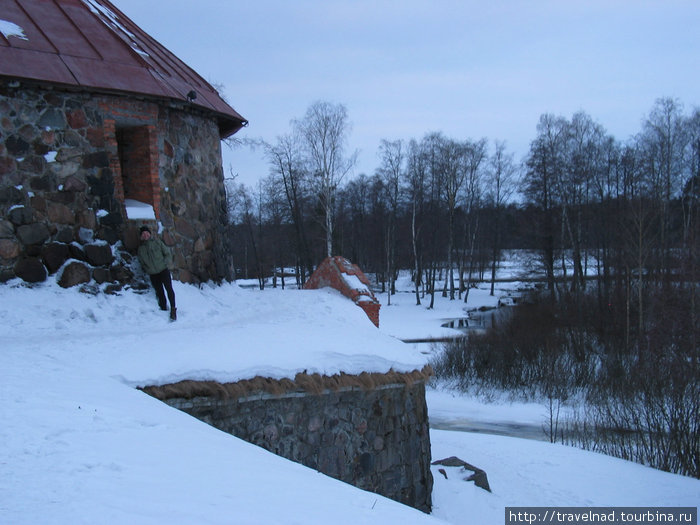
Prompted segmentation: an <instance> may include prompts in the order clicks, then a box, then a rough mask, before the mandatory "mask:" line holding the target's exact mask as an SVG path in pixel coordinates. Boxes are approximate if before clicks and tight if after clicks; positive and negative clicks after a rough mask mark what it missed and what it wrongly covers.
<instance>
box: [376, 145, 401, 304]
mask: <svg viewBox="0 0 700 525" xmlns="http://www.w3.org/2000/svg"><path fill="white" fill-rule="evenodd" d="M379 157H380V159H381V164H380V166H379V169H378V170H377V171H378V173H379V175H380V176H381V177H382V180H383V181H384V189H385V194H386V201H387V208H388V212H389V217H388V221H387V225H386V278H387V281H388V287H387V304H391V294H393V293H396V286H395V283H394V272H395V256H396V220H397V215H398V209H399V188H400V181H401V177H402V175H403V170H404V160H405V153H404V145H403V141H401V140H395V141H393V142H390V141H388V140H382V142H381V144H380V145H379Z"/></svg>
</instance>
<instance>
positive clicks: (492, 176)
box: [486, 141, 518, 295]
mask: <svg viewBox="0 0 700 525" xmlns="http://www.w3.org/2000/svg"><path fill="white" fill-rule="evenodd" d="M494 146H495V150H494V152H493V155H491V157H490V159H489V166H488V169H487V170H486V188H487V190H486V192H487V193H486V197H487V201H488V202H489V203H490V204H491V205H492V206H493V208H494V224H493V237H492V242H493V245H492V249H491V295H493V294H494V287H495V283H496V265H497V264H498V258H499V256H500V252H501V236H502V234H503V232H502V229H503V208H504V206H505V204H506V203H507V202H508V200H509V199H510V198H511V196H512V195H513V192H514V191H515V183H516V180H515V179H516V176H517V171H518V168H517V166H516V165H515V163H514V161H513V154H512V153H510V154H509V153H506V143H505V142H502V141H496V142H494Z"/></svg>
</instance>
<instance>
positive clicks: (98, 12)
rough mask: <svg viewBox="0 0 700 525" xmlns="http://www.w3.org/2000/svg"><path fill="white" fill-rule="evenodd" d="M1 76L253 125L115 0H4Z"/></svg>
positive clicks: (224, 128)
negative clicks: (148, 99)
mask: <svg viewBox="0 0 700 525" xmlns="http://www.w3.org/2000/svg"><path fill="white" fill-rule="evenodd" d="M0 76H5V77H15V78H25V79H31V80H37V81H44V82H51V83H55V84H64V85H69V86H79V87H81V88H86V89H96V90H107V91H118V92H128V93H137V94H142V95H150V96H155V97H162V98H167V99H175V100H179V101H188V100H189V99H188V93H190V92H192V91H194V92H195V93H196V98H195V99H194V100H193V101H191V102H190V103H192V104H194V105H196V106H199V107H202V108H205V109H207V110H209V111H212V112H214V113H215V115H216V117H217V119H218V123H219V130H220V133H221V136H222V137H228V136H230V135H232V134H234V133H235V132H236V131H238V130H239V129H240V128H241V127H243V126H245V125H246V124H247V121H246V120H245V119H244V118H243V117H242V116H241V115H239V114H238V113H237V112H236V110H234V109H233V108H232V107H231V106H229V105H228V104H227V103H226V102H225V101H224V100H223V99H222V98H221V97H220V96H219V94H218V93H217V92H216V90H215V89H214V88H213V87H212V86H211V85H210V84H209V83H208V82H207V81H205V80H204V79H203V78H202V77H200V76H199V75H198V74H197V73H196V72H195V71H193V70H192V69H191V68H190V67H189V66H187V65H186V64H185V63H183V62H182V61H181V60H180V59H178V58H177V57H176V56H175V55H173V54H172V53H171V52H170V51H168V50H167V49H165V48H164V47H163V46H162V45H160V44H159V43H158V42H157V41H156V40H154V39H153V38H151V37H150V36H149V35H148V34H146V33H145V32H144V31H142V30H141V29H140V28H139V27H138V26H137V25H136V24H134V23H133V22H132V21H131V20H129V19H128V18H127V17H126V16H125V15H124V14H123V13H122V12H121V11H119V10H118V9H117V8H116V7H114V5H112V4H111V3H110V2H109V1H108V0H0Z"/></svg>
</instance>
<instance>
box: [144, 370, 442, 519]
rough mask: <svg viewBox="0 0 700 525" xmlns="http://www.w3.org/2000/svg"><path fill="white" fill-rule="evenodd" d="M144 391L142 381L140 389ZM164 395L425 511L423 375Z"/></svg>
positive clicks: (226, 427) (428, 485)
mask: <svg viewBox="0 0 700 525" xmlns="http://www.w3.org/2000/svg"><path fill="white" fill-rule="evenodd" d="M145 390H146V391H148V389H145ZM165 402H166V403H168V404H169V405H171V406H173V407H175V408H178V409H180V410H183V411H185V412H187V413H188V414H191V415H193V416H194V417H196V418H198V419H200V420H202V421H205V422H206V423H208V424H210V425H212V426H214V427H216V428H218V429H220V430H223V431H224V432H228V433H230V434H233V435H234V436H237V437H239V438H241V439H244V440H246V441H249V442H251V443H254V444H256V445H259V446H261V447H263V448H265V449H267V450H269V451H270V452H274V453H275V454H278V455H280V456H283V457H285V458H288V459H291V460H292V461H296V462H298V463H302V464H304V465H306V466H308V467H310V468H314V469H317V470H318V471H320V472H323V473H324V474H327V475H329V476H332V477H334V478H337V479H340V480H342V481H345V482H347V483H351V484H353V485H355V486H357V487H359V488H362V489H365V490H369V491H372V492H376V493H378V494H381V495H383V496H386V497H389V498H392V499H394V500H397V501H400V502H402V503H405V504H407V505H411V506H413V507H415V508H418V509H420V510H423V511H425V512H429V511H430V509H431V492H432V484H433V478H432V474H431V473H430V435H429V429H428V415H427V407H426V402H425V383H424V382H423V381H417V382H414V383H412V384H410V385H406V384H391V385H382V386H377V387H375V388H373V389H370V390H366V389H362V388H358V387H345V388H340V389H338V390H337V391H332V390H325V391H323V392H321V393H319V394H310V393H306V392H294V393H291V392H290V393H285V394H282V395H272V394H262V393H259V394H257V395H247V396H245V397H240V398H228V399H218V398H217V397H214V396H210V397H201V396H200V397H194V398H192V399H185V398H172V399H166V400H165Z"/></svg>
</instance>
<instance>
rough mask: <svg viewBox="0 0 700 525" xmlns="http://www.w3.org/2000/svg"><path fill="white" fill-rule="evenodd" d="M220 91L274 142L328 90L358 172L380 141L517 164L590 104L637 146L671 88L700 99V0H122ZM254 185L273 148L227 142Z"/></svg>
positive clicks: (371, 161) (254, 131)
mask: <svg viewBox="0 0 700 525" xmlns="http://www.w3.org/2000/svg"><path fill="white" fill-rule="evenodd" d="M113 2H114V3H115V5H116V6H117V7H118V8H119V9H121V10H122V11H123V12H124V13H125V14H126V15H127V16H128V17H130V18H131V19H132V20H133V21H134V22H135V23H137V24H138V25H139V26H140V27H141V28H142V29H144V30H145V31H146V32H148V33H149V34H150V35H151V36H153V37H154V38H156V39H157V40H158V41H159V42H161V44H163V45H164V46H165V47H167V48H168V49H169V50H170V51H172V52H173V53H175V55H177V56H178V57H179V58H181V59H182V60H183V61H184V62H186V63H187V64H188V65H189V66H191V67H192V68H194V69H195V70H196V71H197V72H198V73H200V74H201V75H202V76H203V77H204V78H205V79H207V80H208V81H210V82H211V83H213V84H215V85H217V86H223V94H224V96H225V98H226V99H227V100H228V102H229V103H230V104H231V105H232V106H233V107H234V108H235V109H236V110H237V111H238V112H239V113H240V114H241V115H243V116H244V117H245V118H246V119H247V120H249V121H250V125H249V127H248V128H246V129H244V130H242V131H240V132H239V133H238V134H237V136H238V137H240V138H258V137H259V138H263V139H265V140H267V141H271V142H273V141H274V140H275V138H276V137H277V136H278V135H281V134H284V133H287V132H288V131H289V130H290V124H289V122H290V120H292V119H295V118H301V117H302V116H303V115H304V113H305V112H306V109H307V108H308V107H309V105H311V104H312V103H313V102H315V101H317V100H325V101H329V102H333V103H342V104H344V105H345V106H346V107H347V109H348V114H349V117H350V121H351V123H352V134H351V136H350V140H349V149H351V150H356V149H357V150H359V157H358V164H357V167H356V169H355V174H358V173H366V174H367V175H371V174H372V173H373V172H374V170H375V168H376V167H377V164H378V157H377V148H378V145H379V142H380V140H381V139H383V138H385V139H389V140H395V139H410V138H417V139H420V138H422V137H423V136H424V135H425V134H426V133H427V132H431V131H442V132H443V133H444V134H445V135H447V136H449V137H451V138H454V139H460V140H461V139H466V138H471V139H478V138H481V137H486V138H487V139H489V140H490V141H493V140H495V139H497V140H504V141H506V143H507V146H508V149H509V150H510V151H511V152H512V153H514V154H515V156H516V160H520V158H521V157H522V156H524V155H525V154H526V153H527V150H528V147H529V143H530V141H531V140H532V139H533V138H534V136H535V132H536V126H537V122H538V120H539V117H540V115H542V114H543V113H554V114H556V115H561V116H565V117H567V118H570V117H571V115H572V114H573V113H574V112H576V111H579V110H583V111H585V112H587V113H588V114H589V115H591V117H592V118H593V119H594V120H595V121H597V122H598V123H600V124H602V125H603V126H604V127H605V128H606V129H607V131H608V132H609V133H611V134H612V135H614V136H615V137H616V138H618V139H620V140H626V139H627V138H629V137H630V136H631V135H634V134H635V133H637V132H638V131H639V130H640V127H641V122H642V120H643V118H644V117H645V116H646V115H647V114H648V113H649V111H650V110H651V108H652V106H653V104H654V101H655V100H656V99H657V98H659V97H667V96H668V97H674V98H677V99H679V100H680V101H681V102H682V103H683V104H684V106H685V108H686V112H689V111H690V110H691V109H692V108H693V107H696V106H698V105H700V96H699V94H700V1H698V0H686V1H681V0H654V1H646V0H629V1H628V0H620V1H618V0H551V1H538V0H528V1H525V0H523V1H520V0H512V1H504V0H482V1H475V0H461V1H447V0H444V1H443V0H434V1H428V0H425V1H418V0H397V1H390V0H359V1H350V0H347V1H333V0H255V1H249V0H236V1H234V0H113ZM223 153H224V170H225V171H226V173H227V174H228V173H229V170H230V168H232V170H233V172H234V173H237V174H238V176H239V179H238V180H239V181H241V182H244V183H246V184H248V185H251V186H252V185H255V184H256V183H257V180H259V179H260V178H262V177H264V176H266V175H267V174H268V167H267V164H266V162H265V161H264V159H263V158H262V157H263V156H262V151H260V150H258V151H255V152H252V151H248V150H245V149H236V150H233V151H231V150H228V149H227V148H226V147H224V152H223Z"/></svg>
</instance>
